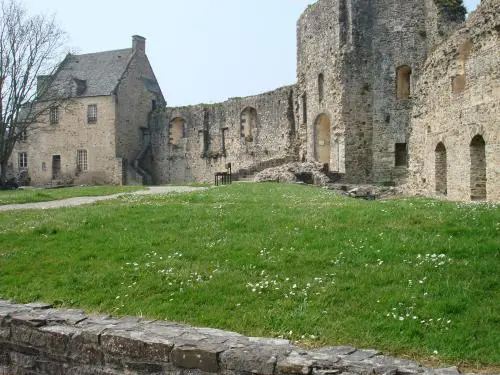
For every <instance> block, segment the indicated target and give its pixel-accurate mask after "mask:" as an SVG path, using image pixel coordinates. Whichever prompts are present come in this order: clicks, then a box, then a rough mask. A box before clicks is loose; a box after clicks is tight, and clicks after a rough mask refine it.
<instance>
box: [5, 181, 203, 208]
mask: <svg viewBox="0 0 500 375" xmlns="http://www.w3.org/2000/svg"><path fill="white" fill-rule="evenodd" d="M204 189H206V188H204V187H191V186H150V187H148V188H147V190H139V191H135V192H133V193H118V194H112V195H102V196H97V197H74V198H66V199H60V200H56V201H48V202H37V203H21V204H6V205H3V206H0V211H12V210H32V209H39V210H46V209H49V208H60V207H72V206H80V205H82V204H90V203H94V202H99V201H104V200H107V199H113V198H116V197H119V196H121V195H125V194H136V195H150V194H168V193H183V192H190V191H196V190H204Z"/></svg>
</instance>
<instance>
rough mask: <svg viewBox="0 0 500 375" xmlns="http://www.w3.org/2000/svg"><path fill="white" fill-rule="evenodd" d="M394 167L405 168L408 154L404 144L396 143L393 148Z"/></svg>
mask: <svg viewBox="0 0 500 375" xmlns="http://www.w3.org/2000/svg"><path fill="white" fill-rule="evenodd" d="M395 157H396V167H406V166H407V162H408V152H407V148H406V143H396V147H395Z"/></svg>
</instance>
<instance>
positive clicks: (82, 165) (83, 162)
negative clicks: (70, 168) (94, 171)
mask: <svg viewBox="0 0 500 375" xmlns="http://www.w3.org/2000/svg"><path fill="white" fill-rule="evenodd" d="M76 168H77V169H78V171H86V170H88V162H87V150H78V151H77V152H76Z"/></svg>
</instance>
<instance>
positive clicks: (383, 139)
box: [296, 0, 457, 182]
mask: <svg viewBox="0 0 500 375" xmlns="http://www.w3.org/2000/svg"><path fill="white" fill-rule="evenodd" d="M429 20H432V21H429ZM456 25H457V22H456V21H455V20H453V21H452V20H451V19H449V18H447V17H446V14H444V13H443V11H442V10H440V9H438V7H436V5H435V3H434V2H433V1H421V0H418V1H417V0H415V1H412V2H390V1H386V0H379V1H374V2H369V3H367V2H366V1H357V0H337V1H332V0H319V1H317V2H316V3H314V4H313V5H311V6H309V7H308V8H307V10H306V11H305V12H304V13H303V15H302V16H301V18H300V19H299V21H298V27H297V64H298V65H297V76H298V84H297V106H296V108H297V113H296V118H297V119H298V120H297V121H298V124H299V135H300V140H301V143H302V148H301V150H302V153H303V155H305V156H306V159H308V160H315V161H321V162H328V163H329V168H330V171H334V172H340V173H343V174H344V180H346V181H352V182H399V181H401V180H402V179H403V178H404V177H405V176H406V171H407V162H406V160H407V144H408V137H409V118H410V110H411V105H412V91H413V89H414V86H415V82H416V80H417V78H418V76H419V74H420V70H421V67H422V65H423V63H424V61H425V59H426V56H427V53H428V51H429V50H431V49H432V48H434V46H435V44H436V43H438V42H440V41H441V40H442V38H443V37H444V36H445V35H446V33H448V32H449V31H450V30H451V29H453V27H456ZM398 72H406V73H405V74H406V79H405V76H404V75H399V78H400V80H399V82H398ZM398 86H403V87H398ZM402 89H404V90H403V91H404V94H403V95H398V90H399V92H402V91H401V90H402ZM325 119H326V120H325ZM325 122H326V123H327V124H328V126H327V131H326V132H325V131H324V130H323V127H324V126H323V125H322V123H325ZM325 148H326V157H325V156H324V153H325V150H324V149H325Z"/></svg>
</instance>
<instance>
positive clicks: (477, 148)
mask: <svg viewBox="0 0 500 375" xmlns="http://www.w3.org/2000/svg"><path fill="white" fill-rule="evenodd" d="M470 190H471V193H470V198H471V199H472V200H484V199H486V143H485V142H484V139H483V137H482V136H480V135H476V136H475V137H474V138H472V141H471V143H470Z"/></svg>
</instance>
